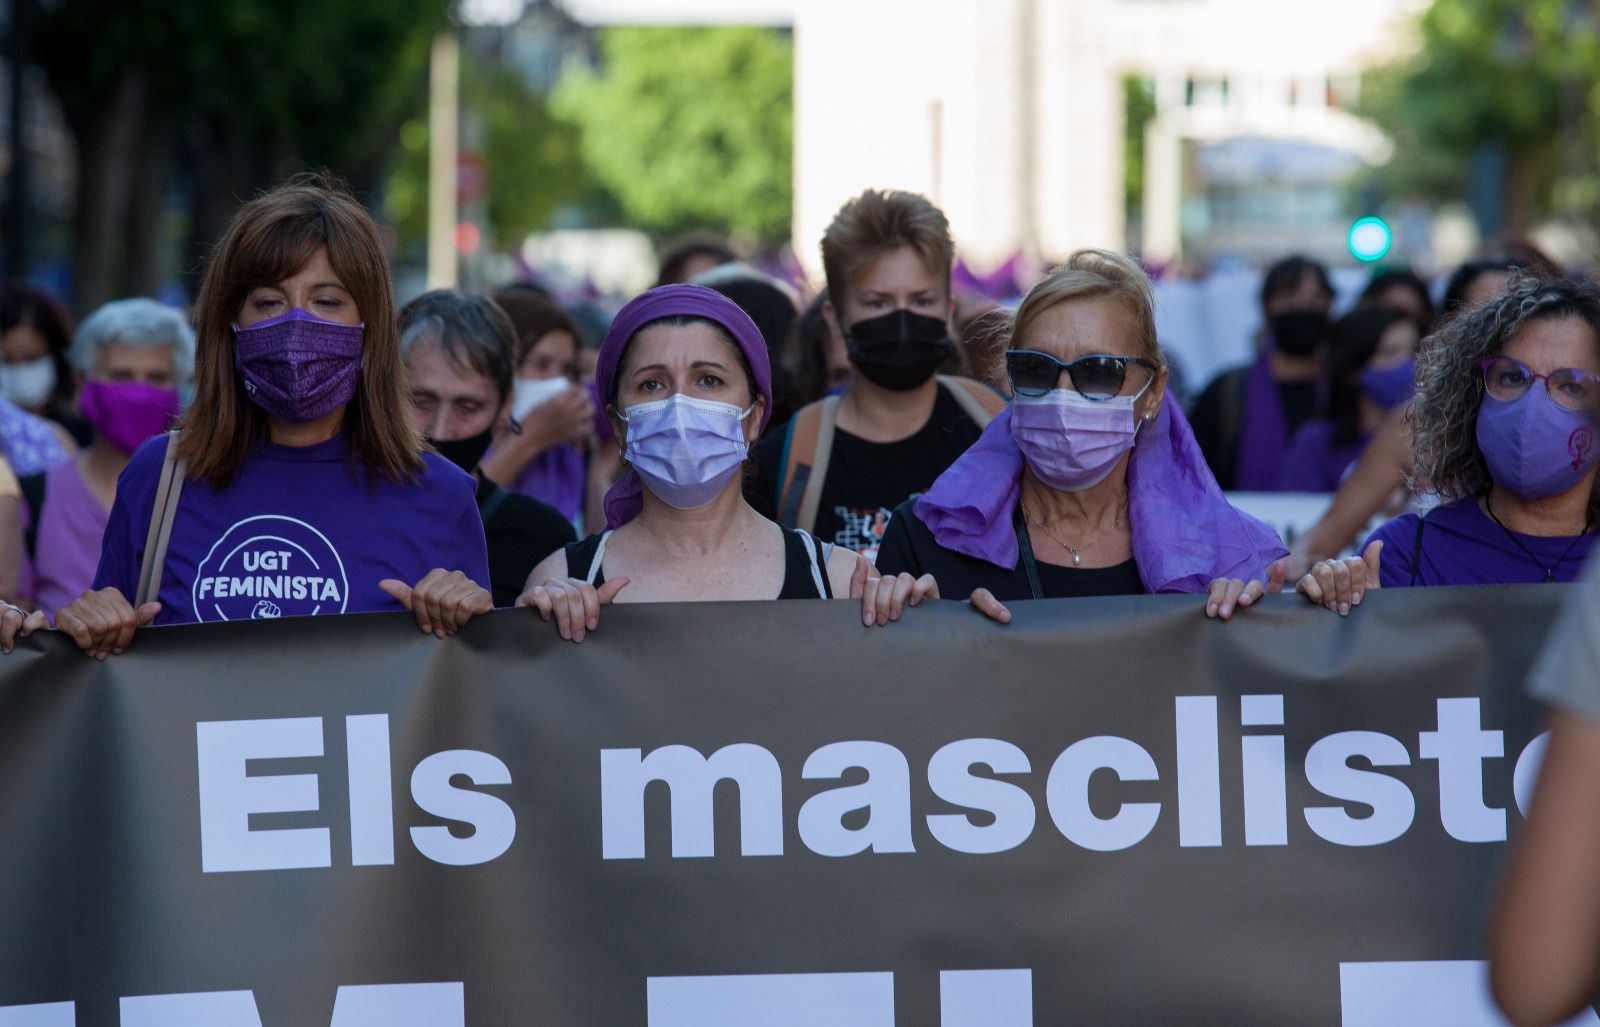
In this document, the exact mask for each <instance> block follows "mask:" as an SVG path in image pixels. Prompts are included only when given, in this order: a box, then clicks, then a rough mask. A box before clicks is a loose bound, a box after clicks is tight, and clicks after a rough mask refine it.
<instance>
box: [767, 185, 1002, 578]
mask: <svg viewBox="0 0 1600 1027" xmlns="http://www.w3.org/2000/svg"><path fill="white" fill-rule="evenodd" d="M954 255H955V246H954V244H953V243H952V242H951V240H950V228H949V224H948V223H947V222H946V221H945V217H944V214H943V213H942V212H940V210H939V208H937V207H935V206H934V205H933V204H931V203H929V202H928V201H927V200H926V199H924V198H923V197H921V196H917V195H915V194H912V193H905V192H894V191H891V192H881V191H878V190H873V189H869V190H867V191H866V192H864V193H862V194H861V195H860V196H857V197H856V198H854V199H852V200H850V201H849V202H848V203H846V204H845V205H844V206H843V207H841V208H840V210H839V213H838V214H836V215H835V216H834V219H833V223H832V224H830V225H829V226H828V229H827V231H826V232H825V233H824V234H823V237H822V266H823V270H824V272H825V273H826V275H827V279H828V296H829V300H828V301H827V302H826V303H825V305H824V315H825V316H826V317H827V318H828V319H829V320H831V321H832V322H834V327H835V329H836V330H837V331H838V333H839V335H840V337H841V338H843V339H844V340H845V345H846V347H847V351H848V353H849V356H850V364H851V385H850V389H849V391H847V392H845V393H844V395H842V396H836V397H834V396H830V397H828V398H826V399H823V400H821V401H819V402H816V403H812V404H810V405H809V406H806V407H803V408H802V409H801V410H799V411H797V412H796V413H795V416H794V417H793V418H792V419H790V422H789V427H788V429H787V430H786V431H784V432H782V433H776V432H775V433H773V434H772V435H770V436H768V437H767V438H765V439H763V440H762V441H761V443H760V444H759V445H758V446H756V449H755V463H756V468H757V473H756V474H755V475H754V476H753V477H752V479H751V482H750V486H749V492H748V494H749V497H750V502H751V504H752V505H754V506H755V508H756V510H758V511H759V512H761V513H763V514H765V515H767V516H770V517H773V518H774V519H775V520H777V521H778V522H779V523H781V524H784V525H787V526H789V527H798V528H800V529H801V530H803V531H811V532H815V533H816V535H817V536H818V537H819V538H822V539H825V540H827V541H830V542H833V543H834V544H836V545H840V546H843V547H844V548H846V549H851V550H855V551H856V552H859V553H862V554H864V555H866V556H867V557H868V558H869V559H870V558H871V557H872V556H873V555H874V554H875V553H876V552H877V549H878V544H879V542H880V541H881V540H882V538H883V532H884V530H885V529H886V528H887V527H888V525H889V519H890V516H891V511H893V510H894V508H895V507H897V506H899V505H900V503H902V502H904V501H905V500H906V499H907V498H908V497H910V496H912V495H915V494H918V493H921V492H923V491H925V490H926V489H927V488H928V486H930V485H932V484H933V481H934V479H935V478H937V477H938V476H939V475H940V474H942V473H943V472H944V470H945V468H947V467H949V466H950V464H951V463H953V462H954V461H955V458H956V457H958V456H960V455H961V453H963V452H964V451H965V450H966V448H967V447H968V446H970V445H971V444H972V443H973V442H975V441H976V440H977V438H978V435H979V433H980V432H981V431H982V430H983V426H984V425H986V424H988V423H989V420H990V419H991V418H992V417H993V416H994V415H995V414H996V413H998V412H999V411H1000V410H1001V409H1002V408H1003V407H1004V406H1005V401H1004V400H1003V399H1002V398H1001V397H1000V396H999V395H998V394H997V393H995V392H994V390H992V389H990V388H989V387H988V386H985V385H982V384H980V383H978V382H975V381H972V380H970V379H966V378H952V377H945V376H939V375H938V374H937V372H938V370H939V368H940V366H941V365H943V364H944V363H945V362H946V361H948V360H950V359H951V358H952V357H953V356H955V355H956V353H957V350H956V344H955V342H954V341H952V339H951V338H950V317H951V315H952V313H953V312H954V309H955V304H954V301H953V300H952V299H951V295H950V267H951V262H952V261H953V259H954Z"/></svg>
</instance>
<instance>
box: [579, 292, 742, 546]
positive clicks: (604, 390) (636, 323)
mask: <svg viewBox="0 0 1600 1027" xmlns="http://www.w3.org/2000/svg"><path fill="white" fill-rule="evenodd" d="M664 317H703V318H705V319H707V320H708V321H715V322H716V323H717V324H719V325H721V326H722V327H723V328H726V329H727V330H728V334H729V335H731V336H733V339H734V341H735V342H736V343H738V344H739V349H741V350H742V351H743V352H744V356H745V359H746V360H747V361H749V362H750V373H751V374H752V375H753V376H754V377H755V380H756V394H757V395H759V396H761V398H762V399H765V400H766V404H765V405H764V406H763V407H762V408H761V427H763V428H765V427H766V426H767V418H768V417H770V416H771V414H772V362H771V359H770V358H769V357H768V356H767V344H766V342H765V341H764V340H763V339H762V338H761V331H760V330H759V329H758V328H756V324H755V322H754V321H752V320H750V315H749V314H746V313H745V312H744V311H743V310H741V309H740V308H739V307H738V306H737V305H736V304H734V302H733V301H732V300H730V299H728V298H727V297H726V296H724V295H722V294H721V293H720V292H715V291H713V290H711V289H707V288H705V287H704V286H701V285H663V286H661V287H660V288H656V289H651V290H650V291H649V292H644V293H640V294H639V295H638V296H635V297H634V298H633V299H631V300H629V301H628V302H627V304H626V305H625V306H624V307H623V308H622V309H621V310H619V311H617V316H616V319H615V320H613V321H612V322H611V330H610V331H608V332H606V340H605V342H603V343H601V345H600V354H599V356H598V357H597V358H596V360H595V366H594V384H595V390H596V392H597V393H598V394H599V396H600V405H601V407H602V409H603V408H604V407H606V406H608V405H610V404H612V403H615V402H616V401H617V371H618V369H619V366H620V365H621V363H622V353H623V351H624V350H626V349H627V348H628V343H629V342H630V341H631V340H632V339H633V337H634V335H635V334H637V333H638V331H639V329H641V328H643V327H644V326H645V325H647V324H649V323H650V322H651V321H659V320H660V319H662V318H664ZM605 506H606V527H607V528H620V527H622V526H623V525H624V524H627V523H628V522H629V521H631V520H633V519H634V518H635V517H637V516H639V511H640V510H641V509H642V508H643V507H644V484H643V483H642V482H640V480H639V476H638V475H637V474H635V473H634V471H633V468H631V467H630V468H628V469H627V470H625V471H623V472H622V477H620V478H618V479H617V483H616V484H615V485H612V486H611V488H610V489H609V490H608V491H607V492H606V503H605Z"/></svg>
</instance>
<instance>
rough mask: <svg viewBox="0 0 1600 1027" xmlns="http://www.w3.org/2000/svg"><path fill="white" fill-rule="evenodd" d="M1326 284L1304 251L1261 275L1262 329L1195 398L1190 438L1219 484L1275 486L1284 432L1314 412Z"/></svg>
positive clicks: (1324, 337)
mask: <svg viewBox="0 0 1600 1027" xmlns="http://www.w3.org/2000/svg"><path fill="white" fill-rule="evenodd" d="M1332 305H1333V285H1332V283H1331V282H1329V280H1328V271H1327V269H1326V268H1324V267H1323V266H1322V265H1321V264H1318V263H1316V262H1315V261H1313V260H1309V259H1307V258H1306V257H1299V256H1294V257H1286V258H1284V259H1283V260H1280V261H1278V262H1277V263H1276V264H1274V265H1272V267H1271V268H1269V269H1268V270H1267V274H1266V277H1265V278H1264V279H1263V281H1262V283H1261V312H1262V314H1263V315H1265V317H1266V329H1265V332H1264V334H1263V336H1262V338H1261V342H1260V345H1259V347H1258V351H1257V355H1256V359H1255V361H1254V363H1252V364H1251V365H1250V366H1248V367H1242V368H1235V369H1234V370H1231V371H1224V372H1223V373H1222V374H1220V375H1218V376H1217V377H1216V378H1215V379H1214V380H1213V381H1212V382H1211V384H1209V385H1207V386H1206V388H1205V391H1203V392H1201V393H1200V398H1199V399H1198V400H1196V401H1195V405H1194V410H1193V411H1192V412H1191V413H1190V420H1191V421H1192V422H1193V425H1194V437H1195V441H1196V442H1198V443H1199V444H1200V451H1201V452H1202V453H1204V454H1205V457H1206V463H1208V464H1209V465H1210V467H1211V470H1212V471H1213V472H1214V473H1215V474H1216V476H1217V481H1218V482H1219V483H1220V484H1221V485H1222V487H1223V488H1224V489H1242V490H1246V491H1250V492H1271V491H1275V490H1276V489H1277V488H1278V478H1279V476H1280V474H1281V473H1282V468H1283V460H1284V457H1285V455H1286V454H1287V453H1288V449H1289V440H1290V438H1292V437H1293V436H1294V433H1295V432H1296V431H1297V430H1299V428H1300V426H1301V425H1303V424H1305V423H1306V422H1307V421H1310V420H1311V419H1312V418H1314V417H1316V416H1317V413H1318V410H1317V377H1318V374H1319V371H1320V366H1319V363H1320V358H1321V355H1322V350H1323V347H1324V346H1325V345H1326V344H1327V341H1328V330H1329V327H1330V325H1329V321H1328V310H1329V308H1330V307H1331V306H1332Z"/></svg>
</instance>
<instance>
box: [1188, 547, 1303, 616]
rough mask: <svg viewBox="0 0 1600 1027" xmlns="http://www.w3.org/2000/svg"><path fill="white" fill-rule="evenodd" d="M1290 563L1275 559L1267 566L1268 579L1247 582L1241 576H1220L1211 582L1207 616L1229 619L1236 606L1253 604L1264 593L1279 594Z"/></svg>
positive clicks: (1207, 601) (1207, 597)
mask: <svg viewBox="0 0 1600 1027" xmlns="http://www.w3.org/2000/svg"><path fill="white" fill-rule="evenodd" d="M1288 570H1289V565H1288V563H1287V562H1286V561H1284V560H1274V561H1273V563H1272V565H1271V566H1270V567H1268V568H1267V581H1266V584H1262V583H1261V582H1260V581H1259V580H1256V581H1251V582H1249V583H1246V582H1244V581H1241V580H1240V579H1239V578H1218V579H1216V580H1215V581H1213V582H1212V583H1211V587H1210V588H1209V589H1208V590H1207V595H1206V616H1207V617H1214V618H1216V619H1217V620H1227V619H1228V618H1229V617H1232V616H1233V611H1234V608H1235V607H1246V606H1251V605H1253V604H1254V603H1255V601H1256V600H1257V599H1260V598H1261V597H1262V596H1264V595H1277V594H1278V593H1279V592H1282V591H1283V581H1284V577H1285V575H1286V574H1287V573H1288Z"/></svg>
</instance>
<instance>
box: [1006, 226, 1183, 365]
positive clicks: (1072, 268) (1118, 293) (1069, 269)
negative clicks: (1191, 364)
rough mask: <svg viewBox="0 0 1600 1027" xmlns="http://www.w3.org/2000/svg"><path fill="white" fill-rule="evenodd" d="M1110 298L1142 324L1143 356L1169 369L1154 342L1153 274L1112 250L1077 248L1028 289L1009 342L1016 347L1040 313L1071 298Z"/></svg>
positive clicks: (1141, 341)
mask: <svg viewBox="0 0 1600 1027" xmlns="http://www.w3.org/2000/svg"><path fill="white" fill-rule="evenodd" d="M1102 298H1104V299H1112V300H1116V301H1117V302H1119V303H1121V304H1122V305H1123V306H1124V307H1126V308H1127V311H1128V313H1130V314H1132V315H1133V318H1134V320H1135V321H1136V322H1138V325H1139V349H1140V353H1139V355H1140V356H1142V357H1144V359H1146V360H1148V361H1150V362H1151V363H1152V364H1155V365H1156V367H1158V368H1160V367H1165V366H1166V362H1165V361H1164V360H1162V358H1161V347H1160V345H1159V344H1157V342H1156V314H1155V307H1156V303H1155V293H1153V292H1152V291H1151V290H1150V278H1149V276H1147V275H1146V274H1145V273H1144V269H1143V268H1141V267H1140V266H1139V265H1138V264H1136V263H1134V262H1133V260H1132V259H1130V258H1128V257H1125V256H1123V255H1122V254H1120V253H1112V252H1111V251H1110V250H1079V251H1077V252H1076V253H1074V254H1073V255H1072V256H1070V257H1068V258H1067V262H1066V263H1065V264H1062V265H1060V266H1059V267H1057V268H1056V269H1055V270H1054V271H1052V272H1051V273H1050V275H1049V277H1047V278H1045V280H1044V281H1042V282H1040V283H1039V284H1038V285H1035V286H1034V287H1033V288H1032V289H1030V290H1028V295H1027V296H1025V297H1023V300H1022V305H1021V306H1019V307H1018V308H1017V315H1016V318H1015V319H1014V320H1013V322H1012V329H1011V343H1010V345H1009V346H1007V349H1016V348H1017V343H1018V342H1019V341H1021V340H1022V338H1023V336H1025V335H1027V333H1028V329H1029V328H1031V327H1033V323H1034V321H1036V320H1038V318H1039V315H1040V314H1043V313H1044V312H1045V311H1047V310H1049V309H1050V308H1052V307H1055V306H1059V305H1060V304H1062V303H1065V302H1067V301H1068V300H1084V299H1102Z"/></svg>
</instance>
